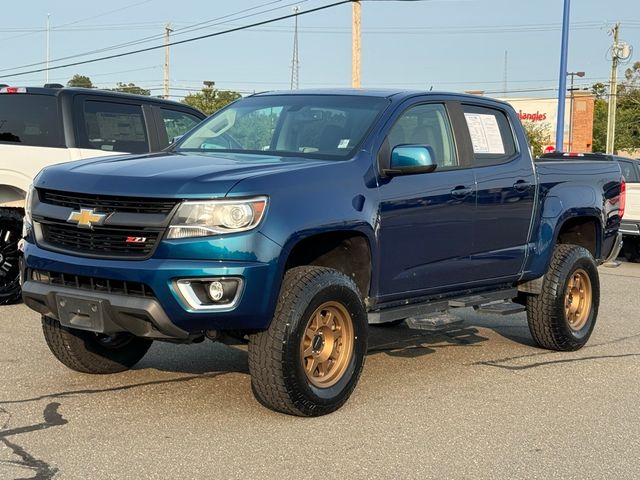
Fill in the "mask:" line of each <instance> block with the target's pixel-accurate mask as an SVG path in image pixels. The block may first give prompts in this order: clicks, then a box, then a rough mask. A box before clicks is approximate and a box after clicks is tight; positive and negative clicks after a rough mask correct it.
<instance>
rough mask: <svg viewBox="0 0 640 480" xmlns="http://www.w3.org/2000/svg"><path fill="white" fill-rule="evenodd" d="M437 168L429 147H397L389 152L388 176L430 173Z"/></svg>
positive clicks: (386, 172)
mask: <svg viewBox="0 0 640 480" xmlns="http://www.w3.org/2000/svg"><path fill="white" fill-rule="evenodd" d="M437 167H438V164H437V163H436V160H435V155H434V152H433V148H431V147H430V146H429V145H398V146H396V147H395V148H394V149H393V150H392V151H391V162H390V165H389V169H388V170H385V171H384V173H385V174H386V175H389V176H395V175H412V174H418V173H431V172H433V171H434V170H435V169H436V168H437Z"/></svg>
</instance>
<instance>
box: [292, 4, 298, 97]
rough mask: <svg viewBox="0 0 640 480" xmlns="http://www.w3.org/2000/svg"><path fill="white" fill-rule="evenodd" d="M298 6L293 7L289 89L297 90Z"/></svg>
mask: <svg viewBox="0 0 640 480" xmlns="http://www.w3.org/2000/svg"><path fill="white" fill-rule="evenodd" d="M299 11H300V8H299V7H298V6H297V5H296V6H295V7H293V13H294V14H295V17H294V18H295V26H294V30H293V58H292V60H291V90H298V88H299V87H300V77H299V75H300V59H299V58H298V12H299Z"/></svg>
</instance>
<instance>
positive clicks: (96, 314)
mask: <svg viewBox="0 0 640 480" xmlns="http://www.w3.org/2000/svg"><path fill="white" fill-rule="evenodd" d="M103 303H104V300H97V299H93V298H83V297H70V296H68V295H56V304H57V305H58V320H60V323H61V324H62V325H65V326H67V327H71V328H79V329H81V330H90V331H92V332H104V304H103Z"/></svg>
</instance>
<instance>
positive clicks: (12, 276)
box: [0, 208, 24, 305]
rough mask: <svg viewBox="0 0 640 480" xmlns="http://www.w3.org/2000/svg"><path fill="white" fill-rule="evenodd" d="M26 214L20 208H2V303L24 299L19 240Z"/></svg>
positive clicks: (0, 302) (0, 235) (8, 303)
mask: <svg viewBox="0 0 640 480" xmlns="http://www.w3.org/2000/svg"><path fill="white" fill-rule="evenodd" d="M23 217H24V214H23V212H22V210H21V209H19V208H0V305H11V304H12V303H17V302H19V301H21V300H22V289H21V287H20V256H21V253H20V252H19V251H18V242H19V241H20V239H21V238H22V221H23Z"/></svg>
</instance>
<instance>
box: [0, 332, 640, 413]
mask: <svg viewBox="0 0 640 480" xmlns="http://www.w3.org/2000/svg"><path fill="white" fill-rule="evenodd" d="M636 338H640V333H635V334H633V335H627V336H624V337H619V338H613V339H611V340H606V341H604V342H600V343H593V344H589V345H586V346H584V347H582V351H584V350H588V349H592V348H597V347H604V346H606V345H613V344H616V343H620V342H625V341H627V340H633V339H636ZM557 353H558V352H557V351H555V350H544V351H542V352H535V353H527V354H526V355H516V356H513V357H503V358H499V359H496V360H486V361H484V362H474V363H471V364H470V365H492V366H496V365H497V364H499V363H506V362H510V361H513V360H522V359H525V358H532V357H542V356H545V355H554V354H557ZM633 355H635V354H633ZM541 363H545V362H541ZM0 403H1V402H0Z"/></svg>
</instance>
